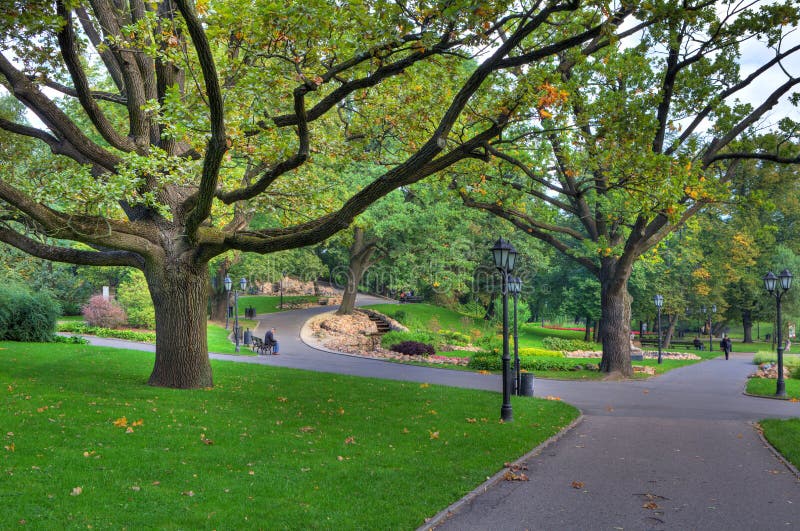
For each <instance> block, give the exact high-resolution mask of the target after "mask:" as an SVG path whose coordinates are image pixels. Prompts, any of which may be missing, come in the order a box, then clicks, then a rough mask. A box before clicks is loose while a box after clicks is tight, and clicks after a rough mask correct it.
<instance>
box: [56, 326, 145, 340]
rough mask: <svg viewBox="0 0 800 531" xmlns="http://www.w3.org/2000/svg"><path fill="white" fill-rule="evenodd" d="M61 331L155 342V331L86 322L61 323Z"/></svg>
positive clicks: (59, 329) (59, 327) (59, 328)
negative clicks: (117, 327)
mask: <svg viewBox="0 0 800 531" xmlns="http://www.w3.org/2000/svg"><path fill="white" fill-rule="evenodd" d="M58 331H59V332H69V333H71V334H86V335H90V336H97V337H114V338H117V339H125V340H128V341H143V342H146V343H155V340H156V333H155V332H140V331H138V330H124V329H123V330H119V329H111V328H102V327H96V326H89V325H87V324H86V323H74V322H71V323H60V324H59V325H58Z"/></svg>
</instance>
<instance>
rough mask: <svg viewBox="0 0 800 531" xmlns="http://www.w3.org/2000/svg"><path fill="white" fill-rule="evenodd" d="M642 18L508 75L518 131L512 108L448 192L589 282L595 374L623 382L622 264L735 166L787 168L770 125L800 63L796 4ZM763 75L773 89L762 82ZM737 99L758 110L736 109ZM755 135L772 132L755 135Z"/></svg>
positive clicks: (784, 138)
mask: <svg viewBox="0 0 800 531" xmlns="http://www.w3.org/2000/svg"><path fill="white" fill-rule="evenodd" d="M645 10H648V11H649V12H650V15H649V16H647V17H644V18H643V17H642V15H641V13H640V14H638V15H637V17H638V18H635V17H633V16H632V17H631V21H630V23H628V24H626V25H625V26H624V27H626V28H629V31H628V32H627V33H624V34H621V35H620V36H621V37H622V38H621V39H619V40H615V41H614V43H613V44H612V45H609V46H605V47H604V48H603V49H602V50H598V45H599V44H600V43H602V42H603V38H602V37H598V38H597V39H595V40H592V41H588V42H586V43H585V44H583V45H582V47H581V48H580V49H572V50H569V51H565V52H564V53H561V54H559V55H558V57H557V58H554V59H553V60H552V62H551V63H550V64H549V65H547V67H546V66H545V65H544V64H542V63H539V64H538V65H536V67H535V68H528V67H521V68H520V69H518V70H511V71H510V73H509V75H510V76H512V77H513V82H514V83H516V84H517V85H518V86H521V87H525V88H527V90H528V97H527V98H526V101H525V105H526V109H527V120H524V121H523V120H521V119H520V118H522V117H523V116H524V115H525V113H523V112H522V111H520V112H519V113H518V114H517V116H516V118H517V121H515V123H514V124H512V125H510V126H509V127H507V128H506V131H505V132H504V134H503V137H502V138H498V139H494V140H492V141H491V142H490V144H491V146H490V147H489V148H488V152H489V153H491V154H492V155H493V156H494V158H495V161H496V165H495V168H494V169H493V170H492V171H486V170H483V171H481V169H480V168H479V167H478V168H476V167H472V168H469V170H468V171H465V172H462V173H461V174H457V175H456V177H455V179H454V183H453V188H454V189H455V190H457V191H458V193H459V194H460V196H461V198H462V200H463V202H464V203H465V204H467V205H468V206H471V207H476V208H481V209H484V210H487V211H490V212H493V213H495V214H496V215H498V216H500V217H502V218H505V219H507V220H509V221H510V222H511V223H513V224H514V225H515V226H517V227H518V228H519V229H522V230H523V231H525V232H526V233H527V234H529V235H530V236H532V237H534V238H538V239H540V240H542V241H544V242H546V243H548V244H549V245H551V246H553V247H554V248H555V249H557V250H559V251H561V252H562V253H564V254H565V255H566V256H568V257H570V258H571V259H573V260H575V261H576V262H577V263H579V264H581V265H582V266H583V267H585V268H586V269H587V270H588V271H590V272H591V273H592V274H593V275H594V276H595V277H596V278H597V280H598V281H599V282H600V286H601V309H602V320H601V324H602V330H601V331H602V333H601V336H602V341H603V359H602V362H601V369H602V370H604V371H607V372H618V373H622V374H624V375H630V374H631V363H630V341H629V334H630V320H631V299H630V295H629V293H628V280H629V279H630V276H631V273H632V268H633V265H634V263H635V262H636V261H637V260H638V259H639V258H640V257H641V256H642V254H643V253H645V252H647V251H648V250H650V249H653V248H654V247H655V246H657V245H658V244H659V242H660V241H662V240H663V238H664V237H665V236H666V235H668V234H669V233H670V232H672V231H674V230H675V229H676V228H678V227H680V226H681V225H682V224H684V223H685V222H686V220H687V219H689V218H690V217H691V216H693V215H694V214H696V213H697V212H698V211H700V210H701V209H702V208H704V206H705V205H707V204H709V203H710V202H713V201H717V200H720V199H722V198H727V197H728V192H727V187H728V186H729V183H730V181H731V176H732V175H734V174H735V170H736V165H737V162H741V161H747V160H761V161H768V162H771V163H797V162H800V158H799V157H798V150H797V127H796V124H794V123H792V122H791V121H790V120H788V119H784V120H782V121H780V123H779V121H778V118H780V116H778V117H776V116H775V115H774V114H773V115H770V112H771V111H773V109H774V108H775V106H776V105H777V104H778V102H779V101H784V102H786V101H788V100H790V99H793V98H797V96H796V95H795V96H793V92H794V91H795V90H796V87H797V85H798V84H800V72H796V71H792V69H791V68H790V67H789V65H791V64H794V65H796V64H797V62H798V57H800V45H797V44H796V43H794V44H792V43H791V30H793V29H794V27H795V25H796V23H797V20H798V6H797V3H796V2H786V3H781V4H778V3H769V4H766V3H759V2H754V3H728V2H724V3H723V2H719V3H714V2H704V3H702V2H701V3H697V4H692V3H691V2H690V3H687V2H652V3H648V4H647V6H646V7H645ZM754 43H760V44H761V45H762V46H763V48H764V50H765V54H766V55H765V59H764V60H763V63H762V64H760V65H757V66H756V67H755V68H753V69H752V70H749V71H745V69H744V68H742V66H741V65H740V63H741V62H742V61H741V59H742V53H741V49H742V47H743V46H744V45H745V44H746V45H748V46H752V45H753V44H754ZM510 61H511V62H513V58H512V59H511V60H510ZM776 71H777V72H778V73H779V76H780V79H779V81H777V82H775V81H771V82H770V81H768V80H771V79H775V78H772V77H767V74H768V73H774V72H776ZM754 87H758V90H757V91H752V89H753V88H754ZM748 91H751V93H752V92H757V96H756V97H757V98H758V99H757V101H755V102H752V101H751V102H749V103H748V104H745V103H743V102H742V101H741V99H743V98H744V94H746V93H747V92H748ZM521 105H522V103H521ZM764 129H771V130H773V131H774V134H771V135H767V136H766V137H763V138H762V137H761V136H760V135H761V134H762V132H763V130H764ZM464 167H465V166H462V168H464ZM476 175H480V178H476Z"/></svg>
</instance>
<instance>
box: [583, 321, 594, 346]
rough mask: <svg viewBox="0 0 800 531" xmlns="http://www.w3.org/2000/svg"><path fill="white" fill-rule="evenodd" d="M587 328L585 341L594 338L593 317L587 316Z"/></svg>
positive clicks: (584, 332)
mask: <svg viewBox="0 0 800 531" xmlns="http://www.w3.org/2000/svg"><path fill="white" fill-rule="evenodd" d="M585 321H586V328H585V330H584V331H583V340H584V341H591V339H592V326H591V325H592V318H591V317H586V319H585Z"/></svg>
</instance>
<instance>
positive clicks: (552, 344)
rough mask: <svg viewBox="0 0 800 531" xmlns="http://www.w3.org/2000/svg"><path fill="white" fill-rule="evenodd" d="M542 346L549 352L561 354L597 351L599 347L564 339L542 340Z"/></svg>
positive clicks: (551, 338) (586, 342) (547, 338)
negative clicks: (556, 351)
mask: <svg viewBox="0 0 800 531" xmlns="http://www.w3.org/2000/svg"><path fill="white" fill-rule="evenodd" d="M542 346H544V348H546V349H549V350H558V351H560V352H574V351H576V350H597V345H595V344H594V343H589V342H588V341H581V340H579V339H565V338H563V337H546V338H544V339H542Z"/></svg>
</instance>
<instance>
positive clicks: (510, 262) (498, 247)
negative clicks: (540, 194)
mask: <svg viewBox="0 0 800 531" xmlns="http://www.w3.org/2000/svg"><path fill="white" fill-rule="evenodd" d="M492 256H493V258H494V265H495V267H496V268H497V269H498V270H499V271H500V273H501V274H502V276H503V284H502V294H503V405H502V407H501V408H500V418H501V419H502V420H503V421H505V422H511V421H512V420H514V413H513V410H512V409H511V392H510V388H511V382H510V380H509V376H510V374H509V361H510V358H509V355H508V275H509V274H510V273H511V271H513V269H514V263H515V262H516V261H517V251H516V249H514V246H513V245H511V243H510V242H509V241H507V240H504V239H503V238H500V239H498V240H497V242H495V244H494V247H492Z"/></svg>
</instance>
